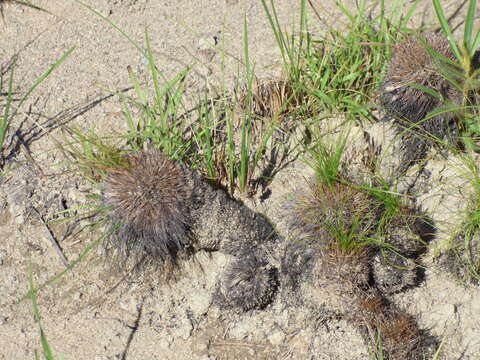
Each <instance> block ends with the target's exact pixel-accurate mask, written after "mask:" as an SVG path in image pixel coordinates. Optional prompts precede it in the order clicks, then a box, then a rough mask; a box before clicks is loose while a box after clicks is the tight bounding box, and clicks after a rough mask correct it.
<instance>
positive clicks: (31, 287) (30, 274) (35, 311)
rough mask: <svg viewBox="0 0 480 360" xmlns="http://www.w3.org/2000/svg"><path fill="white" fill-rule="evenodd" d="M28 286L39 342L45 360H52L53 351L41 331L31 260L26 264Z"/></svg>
mask: <svg viewBox="0 0 480 360" xmlns="http://www.w3.org/2000/svg"><path fill="white" fill-rule="evenodd" d="M28 287H29V290H28V296H29V297H30V299H31V300H32V306H33V315H34V319H35V322H36V323H38V327H39V330H40V343H41V344H42V349H43V354H44V356H45V358H46V359H47V360H54V357H53V351H52V349H51V347H50V345H49V343H48V341H47V338H46V336H45V333H44V332H43V329H42V326H41V325H40V310H39V307H38V302H37V289H35V285H34V283H33V271H32V263H31V261H30V263H29V266H28Z"/></svg>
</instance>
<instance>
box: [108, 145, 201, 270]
mask: <svg viewBox="0 0 480 360" xmlns="http://www.w3.org/2000/svg"><path fill="white" fill-rule="evenodd" d="M191 195H192V189H191V185H190V183H189V178H188V174H187V173H186V171H185V169H184V168H183V167H182V165H180V164H179V163H177V162H175V161H172V160H170V159H169V158H168V157H166V156H165V155H164V154H162V153H161V152H160V151H158V150H145V151H138V152H135V153H132V154H129V155H127V156H126V157H125V158H124V164H122V166H121V167H118V168H116V169H113V170H111V171H110V172H109V175H108V177H107V179H106V180H105V184H104V188H103V202H104V205H105V206H106V207H107V208H108V209H109V218H110V220H111V223H112V224H113V227H114V229H113V235H112V236H111V239H110V242H111V244H112V245H113V247H114V248H117V249H119V250H121V252H122V253H123V254H124V255H126V256H127V257H128V256H130V255H133V256H134V257H135V258H137V259H142V260H147V259H149V258H150V259H155V260H157V259H158V260H161V261H164V260H169V261H173V263H175V260H176V259H177V254H178V251H180V250H182V249H185V248H187V247H188V245H189V241H190V236H189V224H190V219H189V203H190V201H191Z"/></svg>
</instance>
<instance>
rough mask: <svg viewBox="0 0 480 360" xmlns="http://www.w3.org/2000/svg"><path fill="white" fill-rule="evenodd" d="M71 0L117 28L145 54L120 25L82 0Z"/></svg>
mask: <svg viewBox="0 0 480 360" xmlns="http://www.w3.org/2000/svg"><path fill="white" fill-rule="evenodd" d="M73 1H75V2H76V3H78V4H80V5H81V6H83V7H84V8H86V9H88V10H89V11H91V12H92V13H94V14H95V15H97V16H98V17H100V18H102V19H103V20H104V21H106V22H107V23H108V24H110V25H111V26H112V27H113V28H114V29H115V30H117V31H118V32H119V33H120V34H122V35H123V36H124V37H125V39H127V40H128V41H129V42H130V43H131V44H132V45H133V46H135V47H136V48H137V50H138V51H139V52H140V53H142V54H143V55H144V54H145V51H144V50H143V49H142V47H141V46H140V45H138V43H137V42H136V41H135V40H133V39H132V38H131V37H130V36H129V35H128V34H127V33H126V32H125V31H123V30H122V29H121V28H120V27H118V26H117V25H116V24H115V23H114V22H113V21H112V20H110V19H109V18H108V17H106V16H104V15H102V14H101V13H100V12H99V11H98V10H96V9H95V8H93V7H91V6H90V5H87V4H85V3H84V2H82V1H80V0H73Z"/></svg>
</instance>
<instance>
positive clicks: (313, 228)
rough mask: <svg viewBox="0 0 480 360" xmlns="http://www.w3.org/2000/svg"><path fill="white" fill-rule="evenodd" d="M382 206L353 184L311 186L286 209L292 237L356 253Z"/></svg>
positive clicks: (297, 195)
mask: <svg viewBox="0 0 480 360" xmlns="http://www.w3.org/2000/svg"><path fill="white" fill-rule="evenodd" d="M378 210H379V209H378V204H376V203H375V202H374V201H373V200H372V199H370V198H369V196H368V194H366V192H365V191H363V190H361V189H359V188H357V187H354V186H351V185H349V184H345V183H341V182H334V183H332V184H330V185H327V184H324V183H321V182H316V181H315V180H313V181H309V182H307V184H306V186H305V187H303V188H302V189H300V190H299V191H297V192H296V193H295V194H292V196H291V198H290V199H289V200H288V201H287V203H286V204H285V207H284V211H285V214H286V218H287V220H288V225H289V228H290V230H291V232H292V237H293V238H295V239H296V240H300V241H304V242H307V243H310V242H311V243H312V244H317V245H318V246H320V247H325V246H326V247H330V246H332V247H336V246H340V247H344V248H345V249H346V248H350V249H351V250H355V247H356V246H355V245H357V241H356V240H355V239H357V240H358V239H361V238H364V237H367V236H368V234H369V233H370V231H371V230H372V229H373V226H374V224H375V222H376V219H377V216H378V214H377V212H378Z"/></svg>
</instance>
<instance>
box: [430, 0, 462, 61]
mask: <svg viewBox="0 0 480 360" xmlns="http://www.w3.org/2000/svg"><path fill="white" fill-rule="evenodd" d="M432 2H433V6H434V8H435V13H436V14H437V18H438V21H439V22H440V26H441V27H442V30H443V31H444V33H445V35H446V36H447V39H448V42H449V43H450V47H451V48H452V51H453V52H454V54H455V56H456V57H457V59H458V60H459V61H460V62H462V61H463V56H462V53H461V52H460V49H459V48H458V46H457V43H456V42H455V39H454V38H453V33H452V29H451V28H450V25H448V21H447V18H446V17H445V13H444V12H443V8H442V5H440V0H432Z"/></svg>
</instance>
